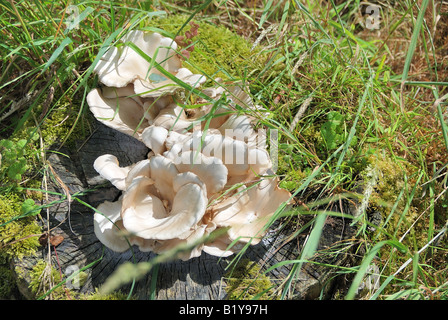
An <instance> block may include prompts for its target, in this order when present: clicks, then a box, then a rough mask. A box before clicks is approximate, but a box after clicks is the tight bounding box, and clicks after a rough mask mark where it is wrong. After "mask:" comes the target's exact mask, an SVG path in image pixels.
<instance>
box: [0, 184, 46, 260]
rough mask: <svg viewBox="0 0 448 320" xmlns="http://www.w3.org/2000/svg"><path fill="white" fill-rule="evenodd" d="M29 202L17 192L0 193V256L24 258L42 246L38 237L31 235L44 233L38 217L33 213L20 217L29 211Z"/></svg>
mask: <svg viewBox="0 0 448 320" xmlns="http://www.w3.org/2000/svg"><path fill="white" fill-rule="evenodd" d="M31 201H32V200H31ZM29 202H30V201H22V200H21V199H20V197H19V195H17V194H15V193H10V194H6V195H0V225H1V226H0V246H1V247H2V249H0V256H3V257H6V258H11V257H18V258H22V257H24V256H28V255H32V254H34V253H35V252H36V249H37V248H38V247H39V246H40V244H39V241H38V237H34V236H31V237H30V235H34V234H41V233H42V230H41V228H40V227H39V225H38V224H37V221H36V219H35V218H34V217H33V216H32V215H30V216H25V217H22V218H19V217H21V216H22V215H23V214H24V213H26V212H25V210H26V211H28V209H29V207H27V206H28V205H29ZM25 208H27V209H25Z"/></svg>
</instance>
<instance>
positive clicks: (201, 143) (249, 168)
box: [173, 131, 271, 182]
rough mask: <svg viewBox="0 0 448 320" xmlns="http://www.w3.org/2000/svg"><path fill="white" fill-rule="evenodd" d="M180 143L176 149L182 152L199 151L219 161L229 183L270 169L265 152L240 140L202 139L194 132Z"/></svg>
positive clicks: (215, 136)
mask: <svg viewBox="0 0 448 320" xmlns="http://www.w3.org/2000/svg"><path fill="white" fill-rule="evenodd" d="M181 143H182V146H179V147H177V149H180V150H182V151H183V152H185V151H187V150H192V151H197V150H199V151H200V152H201V153H202V154H204V155H205V156H208V157H216V158H218V159H221V160H222V162H223V164H224V165H225V166H226V167H227V169H228V180H229V182H230V180H231V178H232V177H237V176H238V177H241V178H242V179H249V178H252V177H254V175H255V174H264V173H265V172H266V171H267V170H268V169H269V168H270V167H271V161H270V158H269V154H268V153H267V151H266V150H263V149H258V148H250V147H249V146H248V145H247V144H246V143H245V142H243V141H241V140H235V139H233V138H231V137H227V136H223V135H221V134H208V135H206V136H205V137H203V136H202V132H201V131H195V132H194V133H193V134H192V135H191V136H190V137H189V139H186V140H184V141H182V142H181ZM173 148H174V146H173ZM239 182H242V181H239Z"/></svg>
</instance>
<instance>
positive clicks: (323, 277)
mask: <svg viewBox="0 0 448 320" xmlns="http://www.w3.org/2000/svg"><path fill="white" fill-rule="evenodd" d="M148 151H149V150H148V149H147V148H146V146H144V145H143V144H142V143H140V142H138V141H137V140H135V139H133V138H131V137H129V136H127V135H125V134H122V133H120V132H117V131H115V130H112V129H110V128H108V127H106V126H104V125H102V124H101V123H99V122H97V123H96V128H95V131H94V133H93V134H92V135H91V137H90V138H89V139H88V141H86V142H83V144H82V145H80V146H79V147H78V149H77V150H68V149H67V148H62V149H61V150H60V152H61V153H63V154H65V155H66V156H64V155H62V154H60V153H51V154H50V155H49V157H48V161H49V163H50V165H51V167H52V169H53V170H54V173H55V176H57V178H56V179H52V180H51V181H50V183H49V186H48V190H49V191H54V192H56V193H59V194H61V195H64V187H63V185H65V186H66V187H67V188H68V190H69V192H70V194H71V195H73V196H75V195H76V197H77V198H79V199H81V200H82V201H83V202H85V203H87V204H89V205H90V206H92V207H97V206H98V205H99V204H100V203H102V202H103V201H105V200H108V201H114V200H116V199H117V198H118V197H119V195H120V191H119V190H117V189H116V188H115V187H113V186H112V185H111V184H110V183H109V182H107V181H105V180H104V179H102V178H101V177H100V176H99V175H98V174H97V172H96V171H95V170H94V168H93V162H94V161H95V159H96V158H97V157H98V156H100V155H102V154H105V153H109V154H113V155H115V156H117V158H118V159H119V161H120V165H122V166H127V165H130V164H132V163H135V162H137V161H139V160H142V159H144V158H145V157H146V155H147V153H148ZM58 180H59V181H58ZM61 181H62V184H61ZM80 193H82V195H80ZM48 196H49V199H48V201H49V202H50V203H51V202H54V203H53V204H52V205H51V206H50V207H49V208H48V213H47V212H46V211H45V210H46V209H43V210H42V212H41V216H42V220H43V223H42V229H43V230H47V224H48V225H49V227H50V229H51V234H52V235H59V236H62V237H63V241H62V242H61V243H60V244H58V245H57V246H52V245H50V246H48V245H43V246H42V247H40V250H39V251H38V254H37V255H35V256H30V257H25V258H23V259H16V260H14V261H13V264H14V268H15V269H16V270H21V272H20V274H21V276H20V277H19V276H18V277H17V278H18V279H19V281H18V283H19V290H20V291H21V293H22V294H23V295H24V296H25V297H26V298H28V299H35V298H37V297H36V295H35V294H33V293H32V292H31V291H30V290H29V285H30V281H31V280H30V277H29V272H30V271H31V269H32V267H33V266H34V265H35V264H36V263H37V261H38V260H41V259H45V260H47V257H48V254H49V252H48V251H49V250H50V251H51V252H50V254H51V261H52V263H53V266H54V267H55V268H56V269H57V270H61V271H62V273H63V274H64V275H65V277H66V276H69V275H70V274H71V273H72V272H74V271H76V270H83V272H85V274H87V277H86V281H84V282H83V283H80V284H79V285H78V287H77V286H75V283H72V287H74V289H77V290H79V292H80V293H91V292H94V291H95V288H98V287H100V286H101V285H102V284H103V283H104V281H105V280H106V279H107V278H108V277H109V276H110V275H111V274H112V273H113V272H114V271H115V270H116V269H117V267H118V266H119V265H121V264H122V263H124V262H127V261H130V262H135V263H137V262H142V261H148V260H150V259H151V258H153V257H154V256H155V255H154V254H153V253H143V252H140V251H139V250H138V249H135V250H128V251H127V252H125V253H116V252H113V251H111V250H110V249H108V248H106V247H105V246H104V245H103V244H102V243H100V241H99V240H98V239H97V238H96V236H95V234H94V231H93V213H94V211H93V210H92V208H90V207H88V206H86V205H83V204H82V203H80V202H78V201H71V203H70V211H69V203H68V201H67V200H66V199H65V198H64V197H63V196H60V195H58V194H49V195H48ZM346 209H347V208H346ZM349 210H350V209H349ZM337 211H338V210H337ZM69 212H70V214H69ZM346 213H347V212H346ZM328 219H331V221H329V222H328V223H326V224H325V225H324V229H323V231H322V236H321V240H320V244H319V248H318V253H319V252H321V254H320V255H319V254H318V255H317V256H316V257H315V259H314V260H315V261H318V262H322V263H326V264H333V265H336V266H337V265H343V264H345V263H347V261H348V260H347V259H348V257H347V255H346V254H344V253H346V252H347V250H348V249H347V248H348V247H349V246H350V243H351V239H352V237H353V235H354V233H355V231H356V230H355V228H354V227H352V226H350V223H351V220H350V219H345V220H344V219H342V218H336V217H328ZM289 236H290V232H285V231H283V232H276V231H275V230H273V229H272V230H270V231H269V232H268V234H267V235H266V237H265V238H264V239H263V240H262V241H261V242H260V243H259V244H258V245H256V246H251V247H250V248H249V249H248V250H247V251H246V252H245V253H244V255H243V258H247V259H250V260H251V261H254V262H256V263H257V264H258V265H261V266H262V270H266V269H268V268H269V267H271V266H273V265H275V264H277V263H278V262H281V261H285V260H294V259H297V258H298V257H299V255H300V250H301V247H302V245H303V242H304V240H305V238H306V237H304V236H303V234H301V235H299V236H297V237H295V238H292V239H289V238H288V237H289ZM340 246H346V248H345V249H344V250H340V251H341V252H343V253H340V254H324V253H322V252H329V251H331V250H332V248H336V249H340ZM232 259H233V256H231V257H228V258H225V259H219V258H217V257H214V256H210V255H208V254H205V253H203V254H202V255H201V256H200V257H198V258H194V259H191V260H188V261H181V260H175V261H171V262H167V263H164V264H161V265H159V266H158V268H156V269H154V270H153V271H150V272H149V273H148V274H146V276H145V277H144V278H143V279H141V280H139V281H137V282H136V283H135V284H134V285H133V286H132V296H133V297H134V298H136V299H163V300H168V299H187V300H219V299H226V296H227V292H226V286H225V283H224V281H223V278H224V277H225V275H226V273H227V272H228V271H229V270H228V269H227V267H228V266H229V263H230V262H231V261H232ZM291 268H292V265H291V264H289V265H288V264H287V265H284V266H282V267H279V268H275V269H274V270H272V271H270V272H269V273H268V274H267V275H268V277H269V278H271V279H272V281H273V283H277V284H281V283H282V281H283V280H284V279H285V278H286V277H287V276H288V275H289V274H290V271H291ZM336 271H337V270H335V268H332V267H325V266H323V264H321V263H306V264H304V266H303V268H302V270H301V272H300V274H299V275H298V278H297V279H295V280H294V282H293V284H294V285H293V286H292V288H293V290H292V298H294V299H315V298H319V297H324V298H326V297H328V295H329V294H331V290H332V284H333V283H334V280H335V276H336ZM68 284H69V283H68V282H67V283H66V285H68ZM130 290H131V285H130V284H129V285H126V286H124V287H122V288H121V291H122V292H125V293H128V292H129V291H130ZM40 294H42V293H40ZM38 296H39V295H38Z"/></svg>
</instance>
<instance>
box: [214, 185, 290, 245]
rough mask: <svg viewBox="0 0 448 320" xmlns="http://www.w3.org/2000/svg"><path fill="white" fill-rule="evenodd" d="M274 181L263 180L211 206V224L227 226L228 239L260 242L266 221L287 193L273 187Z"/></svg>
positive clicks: (285, 200) (284, 200)
mask: <svg viewBox="0 0 448 320" xmlns="http://www.w3.org/2000/svg"><path fill="white" fill-rule="evenodd" d="M277 182H278V179H276V178H269V179H263V180H262V181H261V182H260V183H259V184H256V185H254V186H251V187H248V188H247V189H244V188H240V189H239V190H238V192H237V193H236V194H234V195H233V196H231V197H229V198H227V199H224V200H223V201H222V202H220V203H218V204H216V205H214V206H213V207H212V208H211V210H212V212H213V213H214V217H213V221H214V222H215V223H216V224H217V225H218V226H220V227H230V229H229V230H228V234H229V237H230V239H231V240H237V239H238V240H239V241H242V242H248V241H249V240H251V239H252V242H251V243H252V244H256V243H258V242H259V241H260V238H261V236H262V235H263V232H264V227H265V225H266V224H267V222H268V221H269V218H270V217H271V216H272V215H273V214H274V213H275V212H276V211H277V209H278V208H279V207H280V205H281V204H283V203H286V202H288V201H289V199H290V197H291V194H290V193H289V192H288V191H287V190H284V189H280V188H278V187H277Z"/></svg>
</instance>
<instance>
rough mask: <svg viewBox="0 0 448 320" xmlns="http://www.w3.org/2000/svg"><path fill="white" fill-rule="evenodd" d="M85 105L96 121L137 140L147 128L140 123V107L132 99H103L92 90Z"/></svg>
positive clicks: (145, 123)
mask: <svg viewBox="0 0 448 320" xmlns="http://www.w3.org/2000/svg"><path fill="white" fill-rule="evenodd" d="M87 103H88V105H89V107H90V111H91V112H92V113H93V115H94V116H95V118H96V119H97V120H98V121H100V122H102V123H103V124H105V125H106V126H108V127H111V128H113V129H115V130H118V131H120V132H123V133H126V134H128V135H130V136H134V137H136V138H139V137H140V133H141V132H142V131H143V129H145V128H146V127H147V126H148V124H147V121H142V120H144V112H143V108H142V105H140V104H139V103H138V102H136V100H134V99H130V98H126V97H117V98H105V97H104V96H103V95H102V93H101V91H100V89H94V90H92V91H90V92H89V94H88V95H87Z"/></svg>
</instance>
